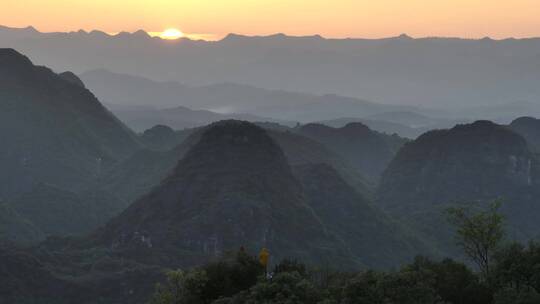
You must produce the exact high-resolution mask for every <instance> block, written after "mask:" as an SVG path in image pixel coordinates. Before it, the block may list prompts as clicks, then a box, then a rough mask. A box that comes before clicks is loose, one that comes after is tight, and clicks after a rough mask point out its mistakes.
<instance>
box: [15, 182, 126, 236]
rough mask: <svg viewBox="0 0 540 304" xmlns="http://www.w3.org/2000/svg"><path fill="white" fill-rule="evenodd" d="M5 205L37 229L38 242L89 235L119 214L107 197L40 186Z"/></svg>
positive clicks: (116, 205) (118, 206) (115, 201)
mask: <svg viewBox="0 0 540 304" xmlns="http://www.w3.org/2000/svg"><path fill="white" fill-rule="evenodd" d="M9 205H10V206H11V208H12V209H13V210H14V211H16V212H17V213H18V214H19V215H21V216H22V217H24V218H25V219H26V220H28V222H29V223H32V225H33V226H35V227H36V228H38V229H39V231H40V232H41V234H42V236H43V237H42V238H41V240H43V239H44V238H45V237H47V236H67V235H82V234H87V233H90V232H92V231H93V230H94V229H96V227H99V226H101V225H102V224H104V223H105V222H106V221H107V220H108V219H110V218H112V217H113V216H114V215H116V214H118V213H120V211H122V209H121V206H122V204H121V202H119V200H118V199H116V198H115V197H114V196H113V195H111V194H107V193H103V192H98V191H85V192H81V193H74V192H71V191H68V190H64V189H60V188H57V187H54V186H52V185H47V184H43V183H41V184H37V185H35V186H34V187H33V188H32V190H31V191H29V192H25V193H23V194H21V195H19V196H18V197H17V198H16V199H14V200H13V202H11V203H10V204H9Z"/></svg>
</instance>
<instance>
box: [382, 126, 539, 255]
mask: <svg viewBox="0 0 540 304" xmlns="http://www.w3.org/2000/svg"><path fill="white" fill-rule="evenodd" d="M538 183H539V175H538V160H537V158H536V157H535V155H534V154H533V153H532V152H531V151H530V149H529V147H528V145H527V142H526V141H525V139H524V138H523V137H521V136H520V135H518V134H517V133H514V132H513V131H511V130H510V129H508V128H507V127H505V126H500V125H496V124H494V123H492V122H488V121H477V122H475V123H473V124H468V125H458V126H456V127H454V128H452V129H450V130H440V131H431V132H428V133H426V134H424V135H422V136H420V137H419V138H418V139H417V140H415V141H413V142H410V143H408V144H406V145H405V146H404V147H403V148H402V149H401V151H400V152H399V153H398V155H397V156H396V157H395V159H394V160H393V161H392V162H391V164H390V166H389V167H388V169H387V170H386V171H385V173H384V175H383V178H382V180H381V184H380V187H379V190H378V198H379V203H380V205H381V206H382V207H384V208H385V209H386V210H387V211H388V212H389V213H390V214H392V215H394V216H396V217H398V218H401V219H404V220H405V221H407V222H409V223H412V224H413V225H414V226H416V227H417V228H418V229H419V230H420V231H421V232H423V233H424V235H425V236H427V237H429V238H430V239H432V240H433V242H434V243H436V244H438V245H441V246H443V247H444V248H446V249H449V248H453V239H452V238H451V234H452V231H451V230H450V229H449V227H448V225H447V224H446V220H445V218H444V215H443V212H444V210H445V209H446V208H448V207H449V206H451V205H454V204H465V205H471V203H472V202H473V201H483V202H486V201H490V200H493V199H497V198H502V199H503V200H504V205H503V211H504V213H505V215H506V216H507V218H508V222H509V226H510V235H509V236H510V237H511V238H518V239H528V238H534V237H536V236H538V231H540V226H539V224H538V214H540V205H538V204H537V203H536V201H537V199H538V197H539V196H538V190H537V188H538Z"/></svg>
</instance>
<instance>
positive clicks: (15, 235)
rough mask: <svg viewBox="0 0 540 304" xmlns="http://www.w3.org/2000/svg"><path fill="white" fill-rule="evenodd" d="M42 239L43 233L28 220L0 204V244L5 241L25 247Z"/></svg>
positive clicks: (4, 204) (5, 205)
mask: <svg viewBox="0 0 540 304" xmlns="http://www.w3.org/2000/svg"><path fill="white" fill-rule="evenodd" d="M43 238H44V234H43V232H42V231H40V230H39V229H38V228H37V227H35V226H34V225H33V224H32V223H31V222H30V221H29V220H27V219H25V218H24V217H22V216H21V215H20V214H18V213H17V211H15V210H13V208H11V207H10V206H9V205H8V204H6V203H3V202H0V243H1V242H4V241H7V242H13V243H18V244H24V245H27V244H32V243H36V242H38V241H40V240H42V239H43Z"/></svg>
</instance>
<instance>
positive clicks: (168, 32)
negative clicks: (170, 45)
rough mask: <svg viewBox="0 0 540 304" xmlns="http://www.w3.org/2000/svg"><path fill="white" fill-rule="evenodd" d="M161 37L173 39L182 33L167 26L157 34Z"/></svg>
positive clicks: (181, 35)
mask: <svg viewBox="0 0 540 304" xmlns="http://www.w3.org/2000/svg"><path fill="white" fill-rule="evenodd" d="M159 37H160V38H161V39H168V40H175V39H178V38H182V37H184V33H182V32H181V31H180V30H178V29H175V28H169V29H166V30H164V31H163V32H161V34H160V35H159Z"/></svg>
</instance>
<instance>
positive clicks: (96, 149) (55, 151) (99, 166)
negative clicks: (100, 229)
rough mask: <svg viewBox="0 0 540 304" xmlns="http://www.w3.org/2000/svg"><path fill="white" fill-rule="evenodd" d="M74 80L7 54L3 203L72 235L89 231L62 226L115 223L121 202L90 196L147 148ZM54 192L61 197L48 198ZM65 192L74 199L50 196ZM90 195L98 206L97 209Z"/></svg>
mask: <svg viewBox="0 0 540 304" xmlns="http://www.w3.org/2000/svg"><path fill="white" fill-rule="evenodd" d="M67 75H70V74H69V73H68V74H66V73H64V74H62V75H58V74H56V73H54V72H52V71H51V70H50V69H48V68H45V67H40V66H35V65H33V64H32V62H31V61H30V60H29V59H28V58H26V57H25V56H23V55H21V54H19V53H17V52H16V51H14V50H12V49H0V138H1V139H2V149H1V151H0V167H1V168H2V169H1V170H0V199H2V200H3V201H4V203H5V204H9V205H11V208H12V209H13V210H16V211H17V213H18V214H19V215H20V216H21V217H23V218H25V219H27V220H30V219H36V220H38V219H39V220H43V221H50V223H51V224H52V225H56V227H57V228H59V229H60V230H62V229H64V230H63V232H64V233H66V234H72V233H75V232H81V231H82V230H84V229H82V230H80V229H74V230H72V229H71V228H74V227H69V226H65V227H63V228H61V227H60V226H61V223H62V222H64V221H72V222H73V224H75V225H83V226H84V225H86V229H93V228H95V227H96V226H97V225H99V223H102V221H104V220H105V219H106V218H107V217H106V216H104V215H107V214H108V215H109V217H110V215H111V211H110V210H111V209H114V208H115V203H114V197H113V196H109V195H108V194H105V193H92V194H90V193H88V192H86V193H84V194H83V192H85V190H86V189H87V188H88V187H89V185H90V183H91V181H93V180H94V179H96V178H98V177H99V176H100V175H101V174H102V172H104V171H105V170H107V168H108V167H110V166H112V165H113V164H114V163H116V162H118V161H120V160H121V159H123V158H125V157H127V156H128V155H130V154H131V153H133V152H134V151H135V150H137V149H139V148H140V144H139V142H138V140H137V138H136V135H135V134H134V133H133V132H132V131H130V130H129V129H128V128H126V127H125V126H124V125H123V124H122V123H121V122H120V121H119V120H117V119H116V118H115V117H114V116H113V115H112V114H111V113H110V112H109V111H108V110H107V109H105V107H103V106H102V105H101V103H100V102H99V101H98V100H97V99H96V98H95V97H94V95H93V94H92V93H91V92H90V91H88V90H87V89H85V88H84V86H82V85H81V84H80V83H79V82H80V81H79V82H77V81H76V80H74V79H76V76H74V75H72V74H71V76H70V77H71V78H70V80H66V77H68V76H67ZM73 77H75V78H73ZM49 186H50V189H57V190H58V191H56V190H55V191H52V192H47V191H45V192H43V191H42V190H44V188H43V187H49ZM61 192H65V193H67V196H68V197H71V198H69V199H67V200H66V197H65V196H64V194H62V195H60V196H61V197H63V198H60V199H59V197H58V196H56V195H52V196H50V197H49V196H47V195H46V193H48V194H59V193H61ZM37 193H40V194H37ZM80 195H82V196H85V197H84V198H81V197H79V196H80ZM87 195H89V196H90V197H93V199H95V200H96V201H94V202H92V203H90V201H92V200H93V199H92V198H89V197H86V196H87ZM100 196H101V198H98V197H100ZM30 197H34V198H33V199H30V200H29V198H30ZM81 201H85V202H86V203H81ZM55 202H56V203H58V204H59V205H58V208H57V209H55V208H53V205H54V204H55ZM60 202H62V203H60ZM83 205H84V207H83ZM99 205H101V207H100V206H99ZM73 208H74V209H73ZM105 209H109V211H105ZM69 210H71V211H69ZM117 211H118V210H117ZM87 216H88V217H89V218H87V219H84V220H83V218H84V217H87ZM102 216H104V217H102ZM100 217H101V219H98V218H100ZM89 223H94V225H93V226H92V225H90V224H89ZM35 226H37V227H38V228H42V227H39V226H40V225H35ZM60 230H58V229H55V230H54V231H49V230H48V229H45V230H42V233H43V232H44V231H45V232H47V231H48V232H51V233H53V232H54V233H58V232H60ZM85 231H88V230H85ZM42 235H47V233H43V234H42Z"/></svg>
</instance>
